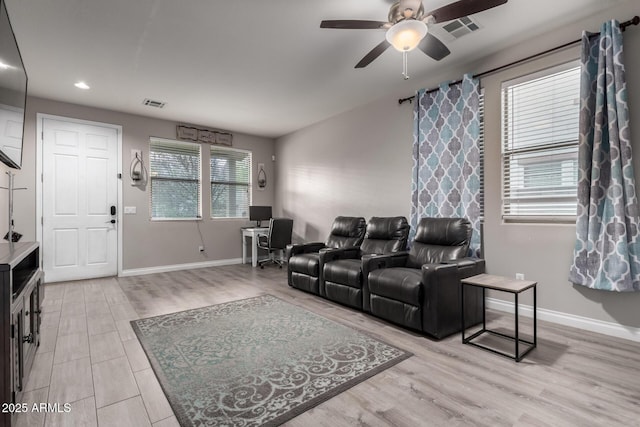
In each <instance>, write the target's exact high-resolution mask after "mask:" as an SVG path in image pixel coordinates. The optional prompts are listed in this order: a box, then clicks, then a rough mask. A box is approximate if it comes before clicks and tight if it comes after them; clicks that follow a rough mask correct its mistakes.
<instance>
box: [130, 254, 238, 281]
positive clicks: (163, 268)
mask: <svg viewBox="0 0 640 427" xmlns="http://www.w3.org/2000/svg"><path fill="white" fill-rule="evenodd" d="M234 264H242V258H231V259H218V260H214V261H204V262H192V263H189V264H174V265H160V266H158V267H145V268H131V269H128V270H122V273H120V275H119V277H130V276H142V275H144V274H154V273H166V272H169V271H180V270H195V269H196V268H207V267H220V266H223V265H234Z"/></svg>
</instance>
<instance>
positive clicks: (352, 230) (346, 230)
mask: <svg viewBox="0 0 640 427" xmlns="http://www.w3.org/2000/svg"><path fill="white" fill-rule="evenodd" d="M365 226H366V223H365V220H364V218H362V217H354V216H339V217H336V219H335V220H334V221H333V225H332V226H331V235H332V236H343V237H359V236H362V235H363V234H364V229H365Z"/></svg>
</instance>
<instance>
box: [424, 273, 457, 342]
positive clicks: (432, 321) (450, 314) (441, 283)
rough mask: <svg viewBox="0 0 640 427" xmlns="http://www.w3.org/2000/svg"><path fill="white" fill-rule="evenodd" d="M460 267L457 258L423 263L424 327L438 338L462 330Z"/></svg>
mask: <svg viewBox="0 0 640 427" xmlns="http://www.w3.org/2000/svg"><path fill="white" fill-rule="evenodd" d="M465 264H466V263H462V265H465ZM460 271H461V269H460V268H458V265H457V263H455V262H447V263H441V264H424V265H423V266H422V284H423V286H424V294H423V295H422V298H423V301H422V329H423V331H424V332H427V333H428V334H430V335H432V336H434V337H436V338H438V339H441V338H444V337H446V336H447V335H450V334H452V333H454V332H457V331H459V330H460Z"/></svg>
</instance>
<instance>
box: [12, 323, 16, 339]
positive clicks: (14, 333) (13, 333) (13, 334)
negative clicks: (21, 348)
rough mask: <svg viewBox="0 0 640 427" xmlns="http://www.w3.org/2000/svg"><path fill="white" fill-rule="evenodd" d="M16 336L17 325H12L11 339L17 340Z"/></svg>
mask: <svg viewBox="0 0 640 427" xmlns="http://www.w3.org/2000/svg"><path fill="white" fill-rule="evenodd" d="M15 335H16V325H11V338H15Z"/></svg>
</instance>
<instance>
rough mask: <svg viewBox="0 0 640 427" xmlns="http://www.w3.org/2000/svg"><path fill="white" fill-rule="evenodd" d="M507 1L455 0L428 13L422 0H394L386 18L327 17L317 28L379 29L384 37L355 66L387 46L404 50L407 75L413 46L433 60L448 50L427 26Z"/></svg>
mask: <svg viewBox="0 0 640 427" xmlns="http://www.w3.org/2000/svg"><path fill="white" fill-rule="evenodd" d="M507 1H508V0H459V1H456V2H453V3H450V4H448V5H446V6H443V7H441V8H438V9H435V10H432V11H430V12H426V13H425V11H424V5H423V4H422V0H397V1H395V2H394V3H393V4H392V5H391V8H390V9H389V16H388V21H364V20H328V21H322V22H321V23H320V28H337V29H362V30H368V29H383V30H387V33H386V38H385V40H383V41H382V42H381V43H380V44H379V45H377V46H376V47H374V48H373V49H372V50H371V51H370V52H369V53H367V54H366V55H365V56H364V58H362V59H361V60H360V62H358V63H357V64H356V66H355V68H364V67H366V66H367V65H369V64H370V63H371V62H373V60H374V59H376V58H377V57H378V56H380V55H381V54H382V53H383V52H384V51H385V50H387V49H388V48H389V47H390V46H393V47H394V48H395V49H397V50H398V51H400V52H403V53H404V72H403V75H404V77H405V79H408V78H409V76H408V75H407V52H409V51H411V50H413V49H415V48H416V47H417V48H418V49H420V50H421V51H423V52H424V53H426V54H427V55H429V56H430V57H431V58H433V59H435V60H436V61H440V60H441V59H442V58H444V57H445V56H447V55H449V54H450V53H451V51H450V50H449V49H448V48H447V46H445V45H444V43H442V42H441V41H440V40H439V39H438V38H437V37H436V36H434V35H433V34H430V33H429V32H428V26H429V25H433V24H438V23H442V22H447V21H452V20H454V19H458V18H462V17H463V16H468V15H473V14H474V13H478V12H482V11H484V10H487V9H491V8H494V7H496V6H500V5H503V4H505V3H507Z"/></svg>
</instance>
